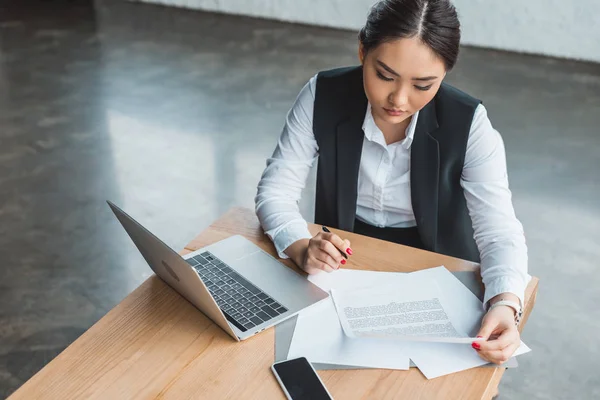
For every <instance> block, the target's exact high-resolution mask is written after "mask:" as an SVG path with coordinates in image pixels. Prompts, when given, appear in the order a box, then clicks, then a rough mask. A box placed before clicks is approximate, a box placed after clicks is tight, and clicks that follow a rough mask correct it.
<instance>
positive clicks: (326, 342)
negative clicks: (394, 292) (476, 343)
mask: <svg viewBox="0 0 600 400" xmlns="http://www.w3.org/2000/svg"><path fill="white" fill-rule="evenodd" d="M406 276H410V277H411V284H412V285H415V287H419V286H422V285H426V284H427V283H430V282H432V281H435V282H437V283H438V285H439V288H440V291H441V296H440V300H441V302H442V304H444V307H445V311H446V313H447V314H448V317H449V319H450V320H451V321H452V322H453V324H454V327H455V329H456V330H457V331H458V332H460V333H464V334H466V335H468V336H476V334H477V331H478V330H479V327H480V323H481V318H482V317H483V315H484V310H483V305H482V303H481V301H480V300H479V299H478V298H477V297H476V296H475V295H474V294H473V293H472V292H471V291H470V290H468V289H467V288H466V287H465V286H464V285H463V284H462V283H461V282H460V281H459V280H458V279H457V278H456V277H454V276H453V275H452V273H450V272H449V271H448V270H446V268H444V267H437V268H431V269H426V270H421V271H417V272H412V273H410V274H404V273H394V272H373V271H357V270H346V269H341V270H338V271H335V272H332V273H329V274H328V273H320V274H316V275H311V276H309V278H308V279H309V280H310V281H311V282H313V283H314V284H316V285H317V286H319V287H320V288H321V289H323V290H326V291H330V289H334V290H339V291H346V290H358V289H366V288H377V287H379V288H385V287H388V286H394V285H398V287H400V286H401V285H403V283H404V282H406V280H405V277H406ZM394 342H395V341H388V340H381V339H376V338H359V339H351V338H348V337H347V336H346V335H345V334H344V333H343V329H342V327H341V325H340V322H339V319H338V317H337V313H336V309H335V306H334V303H333V301H332V300H331V298H330V299H327V301H323V302H322V303H321V304H318V305H317V306H315V307H312V308H311V309H309V310H306V311H303V312H302V313H300V315H299V316H298V321H297V324H296V330H295V331H294V336H293V338H292V342H291V344H290V349H289V353H288V358H292V357H299V356H305V357H307V358H308V359H309V360H311V361H313V362H321V363H327V364H342V365H352V366H362V367H372V368H389V369H407V368H408V360H407V358H408V357H410V359H412V360H413V362H414V363H415V364H416V365H417V367H419V369H420V370H421V371H422V372H423V374H424V375H425V376H426V377H428V378H435V377H437V376H442V375H446V374H450V373H453V372H458V371H462V370H465V369H469V368H474V367H478V366H481V365H483V364H485V361H483V360H482V359H481V358H479V356H478V355H477V353H476V352H475V351H474V350H473V349H472V348H471V347H470V346H466V345H456V344H447V343H419V342H410V343H405V344H404V345H402V344H401V343H394ZM527 351H529V350H528V348H527V347H526V346H525V345H524V344H523V345H522V348H519V351H518V352H517V355H518V354H523V353H524V352H527Z"/></svg>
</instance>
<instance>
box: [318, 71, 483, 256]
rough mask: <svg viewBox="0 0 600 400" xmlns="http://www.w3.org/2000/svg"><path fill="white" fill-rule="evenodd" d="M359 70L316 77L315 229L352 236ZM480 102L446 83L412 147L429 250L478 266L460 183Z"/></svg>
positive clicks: (414, 190) (361, 103)
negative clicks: (319, 226) (326, 228)
mask: <svg viewBox="0 0 600 400" xmlns="http://www.w3.org/2000/svg"><path fill="white" fill-rule="evenodd" d="M362 73H363V72H362V68H361V67H350V68H340V69H335V70H330V71H324V72H321V73H319V74H318V77H317V87H316V95H315V103H314V115H313V132H314V135H315V139H316V140H317V144H318V145H319V161H318V170H317V187H316V199H315V200H316V201H315V223H317V224H322V225H328V226H332V227H335V228H339V229H343V230H346V231H350V232H352V231H353V230H354V220H355V217H356V201H357V195H358V191H357V183H358V171H359V166H360V158H361V152H362V146H363V139H364V132H363V130H362V124H363V121H364V118H365V113H366V110H367V98H366V95H365V91H364V87H363V76H362ZM479 103H480V101H479V100H477V99H474V98H472V97H471V96H469V95H467V94H465V93H463V92H461V91H459V90H458V89H455V88H453V87H452V86H450V85H447V84H445V83H442V85H441V87H440V89H439V91H438V93H437V94H436V95H435V97H434V98H433V100H432V101H430V102H429V103H428V104H427V105H426V106H425V107H423V109H422V110H421V111H420V112H419V117H418V120H417V125H416V129H415V135H414V138H413V143H412V145H411V164H410V184H411V196H412V206H413V212H414V214H415V220H416V222H417V228H418V231H419V235H420V236H421V241H422V242H423V244H424V246H425V248H426V249H427V250H430V251H435V252H437V253H441V254H447V255H450V256H454V257H459V258H463V259H466V260H471V261H475V262H479V251H478V249H477V245H476V244H475V240H474V239H473V224H472V221H471V217H470V216H469V212H468V209H467V204H466V200H465V196H464V192H463V188H462V187H461V186H460V178H461V173H462V169H463V165H464V160H465V153H466V148H467V140H468V137H469V132H470V129H471V122H472V121H473V115H474V113H475V109H476V108H477V106H478V105H479Z"/></svg>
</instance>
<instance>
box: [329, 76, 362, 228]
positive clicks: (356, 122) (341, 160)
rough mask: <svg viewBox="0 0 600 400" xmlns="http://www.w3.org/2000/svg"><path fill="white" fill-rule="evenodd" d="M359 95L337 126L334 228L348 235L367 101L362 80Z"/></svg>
mask: <svg viewBox="0 0 600 400" xmlns="http://www.w3.org/2000/svg"><path fill="white" fill-rule="evenodd" d="M361 78H362V76H361ZM360 92H361V93H362V95H360V94H359V95H358V96H359V98H360V101H356V100H354V104H351V105H350V107H349V108H348V109H349V111H350V114H349V116H348V118H346V119H344V120H343V121H342V122H340V123H339V124H338V126H337V133H336V153H337V154H336V161H337V165H336V174H337V179H336V195H337V222H338V226H337V227H338V228H339V229H343V230H345V231H349V232H352V231H354V219H355V217H356V201H357V197H358V171H359V167H360V158H361V154H362V147H363V139H364V132H363V130H362V124H363V121H364V119H365V112H366V110H367V98H366V96H365V94H364V91H363V88H362V79H361V85H360ZM349 99H356V95H349Z"/></svg>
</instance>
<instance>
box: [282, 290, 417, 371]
mask: <svg viewBox="0 0 600 400" xmlns="http://www.w3.org/2000/svg"><path fill="white" fill-rule="evenodd" d="M295 357H306V358H307V359H308V360H309V361H311V362H315V363H325V364H341V365H351V366H356V367H369V368H386V369H404V370H406V369H409V360H408V354H407V353H406V350H405V345H404V344H402V343H394V342H390V341H382V340H379V339H370V338H366V339H350V338H348V337H347V336H346V335H345V334H344V332H343V330H342V327H341V326H340V322H339V320H338V317H337V313H336V311H335V307H334V305H333V302H332V300H331V298H328V299H325V300H323V301H322V302H320V303H319V304H316V305H315V306H313V307H311V308H309V309H307V310H305V311H303V312H301V313H300V315H299V316H298V320H297V322H296V329H295V330H294V335H293V337H292V343H291V344H290V349H289V352H288V355H287V358H288V359H290V358H295Z"/></svg>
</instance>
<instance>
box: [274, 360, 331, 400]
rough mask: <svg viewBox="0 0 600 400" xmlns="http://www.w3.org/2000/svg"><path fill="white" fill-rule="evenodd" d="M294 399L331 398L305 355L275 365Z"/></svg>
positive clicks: (323, 399) (329, 399) (324, 399)
mask: <svg viewBox="0 0 600 400" xmlns="http://www.w3.org/2000/svg"><path fill="white" fill-rule="evenodd" d="M273 369H274V370H275V372H276V373H277V375H278V376H279V379H280V380H281V383H282V384H283V386H284V387H285V389H286V390H287V392H288V393H289V394H290V398H292V399H293V400H304V399H307V400H309V399H310V400H321V399H322V400H331V396H329V393H327V390H326V389H325V387H324V386H323V384H322V383H321V380H320V379H319V377H318V375H317V374H316V372H315V370H314V369H313V368H312V366H311V365H310V364H309V362H308V360H307V359H306V358H304V357H301V358H296V359H294V360H287V361H283V362H280V363H277V364H275V365H273Z"/></svg>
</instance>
